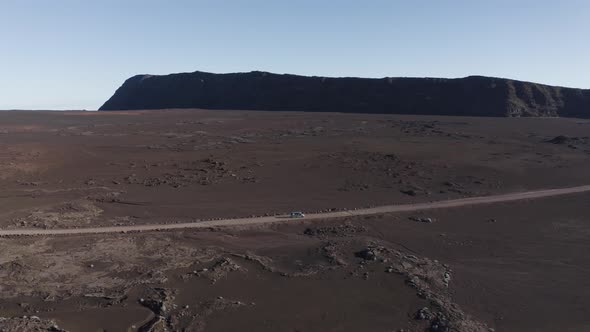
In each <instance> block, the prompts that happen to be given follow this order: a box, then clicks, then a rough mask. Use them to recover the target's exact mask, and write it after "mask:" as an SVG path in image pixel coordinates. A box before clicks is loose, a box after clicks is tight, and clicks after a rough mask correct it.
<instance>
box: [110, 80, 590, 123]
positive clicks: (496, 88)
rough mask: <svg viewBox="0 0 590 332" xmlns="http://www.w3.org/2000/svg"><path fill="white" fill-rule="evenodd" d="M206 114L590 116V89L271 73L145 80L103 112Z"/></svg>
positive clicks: (128, 84) (122, 91) (126, 87)
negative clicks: (198, 111)
mask: <svg viewBox="0 0 590 332" xmlns="http://www.w3.org/2000/svg"><path fill="white" fill-rule="evenodd" d="M165 108H206V109H239V110H277V111H279V110H290V111H325V112H355V113H392V114H393V113H396V114H438V115H471V116H566V117H590V90H580V89H570V88H562V87H553V86H547V85H541V84H535V83H528V82H521V81H514V80H508V79H501V78H492V77H481V76H470V77H466V78H460V79H441V78H382V79H368V78H328V77H306V76H297V75H278V74H272V73H266V72H250V73H235V74H212V73H205V72H194V73H183V74H172V75H165V76H153V75H138V76H134V77H132V78H130V79H128V80H127V81H125V83H124V84H123V85H122V86H121V87H120V88H119V89H118V90H117V91H116V92H115V94H114V95H113V96H112V97H111V98H110V99H109V100H108V101H107V102H106V103H105V104H104V105H103V106H102V107H101V108H100V110H139V109H165Z"/></svg>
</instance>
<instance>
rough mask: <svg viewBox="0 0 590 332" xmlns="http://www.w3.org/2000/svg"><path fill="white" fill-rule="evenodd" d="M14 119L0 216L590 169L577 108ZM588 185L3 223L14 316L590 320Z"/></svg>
mask: <svg viewBox="0 0 590 332" xmlns="http://www.w3.org/2000/svg"><path fill="white" fill-rule="evenodd" d="M0 123H1V125H0V131H1V132H2V134H0V145H2V149H1V150H0V151H1V152H0V154H1V155H0V170H1V172H0V174H1V176H0V185H1V187H0V188H2V193H1V195H2V198H3V202H4V204H2V207H1V210H0V214H1V215H2V218H1V219H0V222H1V223H2V225H1V227H2V228H34V227H41V228H52V227H81V226H97V225H113V224H131V223H135V224H139V223H156V222H178V221H191V220H196V219H207V218H212V217H232V216H244V215H263V214H266V213H283V212H287V211H291V210H303V211H315V210H325V209H330V208H337V209H340V208H353V207H361V206H370V205H380V204H391V203H398V202H399V203H401V202H420V201H430V200H440V199H446V198H458V197H464V196H472V195H485V194H492V193H502V192H509V191H521V190H528V189H537V188H548V187H562V186H563V187H565V186H573V185H581V184H587V183H588V182H589V181H588V179H590V177H588V175H589V174H588V173H589V172H590V170H589V169H588V167H587V166H588V164H589V157H590V154H589V153H590V145H588V139H587V138H586V136H585V133H586V132H587V131H588V127H589V126H590V122H588V121H585V120H576V119H479V118H457V117H455V118H453V117H415V116H388V115H371V116H367V115H352V114H349V115H343V114H304V113H264V112H237V111H236V112H230V111H227V112H222V113H217V112H214V111H194V110H193V111H173V110H171V111H161V112H112V113H111V112H108V113H82V112H80V113H76V112H59V113H51V112H42V113H37V112H35V113H32V112H31V113H29V112H1V113H0ZM560 135H564V136H566V139H563V138H557V139H556V137H558V136H560ZM588 198H590V196H588V195H587V194H576V195H570V196H564V197H555V198H546V199H541V200H535V201H528V202H527V201H524V202H512V203H503V204H495V205H489V206H477V207H462V208H457V209H447V210H436V211H428V212H427V213H426V212H425V213H414V214H411V215H410V214H408V215H404V214H397V215H387V216H371V217H363V218H361V217H356V218H349V219H346V220H345V219H342V220H331V221H325V222H314V223H309V222H305V221H304V220H297V221H293V223H292V224H287V225H270V226H256V227H247V228H246V227H243V228H241V229H239V228H233V229H229V228H228V229H211V230H204V231H197V230H190V231H189V230H186V231H182V232H156V233H145V234H115V235H96V236H70V237H51V238H42V237H38V238H13V239H7V238H3V239H0V252H1V253H2V254H1V255H0V280H1V283H0V297H1V299H0V317H6V318H0V329H2V328H4V329H5V330H7V331H13V330H18V327H21V328H22V330H23V331H31V330H35V329H37V330H40V331H46V330H48V329H50V326H52V325H54V324H57V325H59V326H60V328H63V329H65V330H67V331H103V330H106V331H125V330H129V331H164V330H169V331H182V330H183V329H184V330H186V331H228V330H254V331H259V330H260V331H287V330H288V331H294V330H299V331H359V330H371V331H397V330H398V329H404V330H405V331H423V330H425V329H427V328H429V327H430V326H433V325H437V324H438V326H439V328H438V331H444V329H443V328H442V326H443V325H445V324H448V325H450V326H452V327H453V328H454V329H455V330H458V331H486V330H487V328H488V327H492V328H495V329H496V330H498V331H556V330H559V331H582V330H586V329H588V328H590V320H589V319H588V317H590V312H589V311H588V309H587V308H590V303H589V302H588V299H590V288H588V282H587V281H586V280H585V278H586V276H587V275H588V272H590V260H588V257H587V253H588V252H590V250H589V249H590V248H589V246H590V242H588V235H589V234H590V233H589V232H590V228H589V227H588V223H587V222H586V221H587V220H588V218H589V217H590V205H588V204H587V202H588ZM426 217H428V218H432V219H433V220H434V221H433V222H432V223H424V222H417V221H414V220H417V219H420V218H426ZM142 299H143V300H142ZM423 307H428V310H426V311H423V312H422V315H421V316H422V317H423V318H424V319H422V320H418V319H416V316H420V315H417V312H418V311H419V309H421V308H423ZM23 316H27V317H26V318H22V317H23ZM33 316H34V317H33ZM32 317H33V318H32ZM37 317H39V318H37ZM441 321H442V323H441ZM484 325H486V327H484Z"/></svg>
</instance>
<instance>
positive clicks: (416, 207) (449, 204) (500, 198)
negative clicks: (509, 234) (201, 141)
mask: <svg viewBox="0 0 590 332" xmlns="http://www.w3.org/2000/svg"><path fill="white" fill-rule="evenodd" d="M587 191H590V185H585V186H578V187H570V188H560V189H547V190H536V191H527V192H520V193H511V194H503V195H494V196H483V197H470V198H462V199H455V200H446V201H438V202H427V203H417V204H404V205H385V206H379V207H374V208H366V209H357V210H348V211H337V212H327V213H315V214H308V215H307V216H306V217H305V220H317V219H330V218H342V217H349V216H364V215H374V214H383V213H395V212H411V211H421V210H428V209H442V208H453V207H461V206H467V205H478V204H491V203H501V202H510V201H517V200H526V199H534V198H542V197H551V196H558V195H566V194H575V193H582V192H587ZM288 221H293V219H292V218H289V217H287V216H269V217H253V218H234V219H220V220H209V221H199V222H189V223H172V224H159V225H132V226H115V227H95V228H68V229H15V230H0V236H36V235H74V234H100V233H125V232H148V231H160V230H175V229H185V228H207V227H220V226H241V225H254V224H265V223H276V222H288Z"/></svg>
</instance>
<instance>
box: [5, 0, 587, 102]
mask: <svg viewBox="0 0 590 332" xmlns="http://www.w3.org/2000/svg"><path fill="white" fill-rule="evenodd" d="M589 40H590V1H586V0H571V1H566V0H564V1H547V0H537V1H529V0H521V1H518V0H511V1H507V0H494V1H483V0H481V1H478V0H470V1H467V0H463V1H459V0H445V1H442V0H440V1H439V0H431V1H425V0H412V1H409V0H408V1H396V0H383V1H381V0H374V1H371V0H364V1H359V0H356V1H348V0H340V1H331V0H324V1H322V0H315V1H311V0H301V1H296V0H289V1H287V0H285V1H283V0H272V1H271V0H267V1H261V0H243V1H237V0H235V1H231V0H227V1H221V0H217V1H213V0H211V1H198V0H194V1H174V0H160V1H154V0H141V1H139V0H128V1H126V0H117V1H112V0H101V1H83V0H78V1H74V0H52V1H50V0H36V1H35V0H0V60H1V61H0V109H16V108H18V109H97V108H98V107H99V106H100V105H101V104H102V103H103V102H104V101H106V99H108V98H109V97H110V96H111V95H112V94H113V92H114V91H115V89H116V88H117V87H119V86H120V85H121V83H122V82H123V81H124V80H125V79H126V78H128V77H130V76H132V75H135V74H146V73H149V74H167V73H172V72H187V71H195V70H201V71H211V72H235V71H251V70H264V71H270V72H277V73H294V74H304V75H321V76H364V77H384V76H415V77H424V76H429V77H463V76H468V75H489V76H499V77H509V78H514V79H521V80H527V81H534V82H540V83H547V84H553V85H563V86H572V87H580V88H590V42H589Z"/></svg>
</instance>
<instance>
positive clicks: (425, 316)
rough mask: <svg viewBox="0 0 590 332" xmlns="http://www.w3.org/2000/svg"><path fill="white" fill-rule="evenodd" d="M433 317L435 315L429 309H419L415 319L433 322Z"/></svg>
mask: <svg viewBox="0 0 590 332" xmlns="http://www.w3.org/2000/svg"><path fill="white" fill-rule="evenodd" d="M433 317H434V315H433V314H432V312H431V311H430V309H428V307H424V308H421V309H419V310H418V311H417V312H416V315H415V318H416V319H417V320H431V319H432V318H433Z"/></svg>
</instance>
